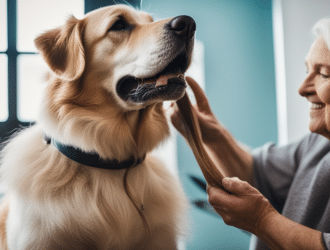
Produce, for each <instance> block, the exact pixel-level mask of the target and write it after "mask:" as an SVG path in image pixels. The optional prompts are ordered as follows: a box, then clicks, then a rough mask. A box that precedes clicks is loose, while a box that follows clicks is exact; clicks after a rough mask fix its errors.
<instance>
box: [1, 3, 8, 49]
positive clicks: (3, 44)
mask: <svg viewBox="0 0 330 250" xmlns="http://www.w3.org/2000/svg"><path fill="white" fill-rule="evenodd" d="M6 50H7V1H6V0H0V51H6Z"/></svg>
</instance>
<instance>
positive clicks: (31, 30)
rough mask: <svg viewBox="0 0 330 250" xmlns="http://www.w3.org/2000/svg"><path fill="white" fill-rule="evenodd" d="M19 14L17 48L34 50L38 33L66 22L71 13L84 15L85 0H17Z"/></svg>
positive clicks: (19, 49) (76, 15) (80, 16)
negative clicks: (34, 41)
mask: <svg viewBox="0 0 330 250" xmlns="http://www.w3.org/2000/svg"><path fill="white" fill-rule="evenodd" d="M17 14H18V15H17V50H18V51H32V52H33V51H36V48H35V46H34V43H33V40H34V39H35V38H36V36H37V35H38V34H40V33H42V32H43V31H45V30H49V29H52V28H56V27H58V26H60V25H62V24H64V22H65V20H66V19H67V18H68V17H69V16H70V15H71V14H73V15H74V16H75V17H76V18H82V17H83V15H84V0H56V1H54V0H17Z"/></svg>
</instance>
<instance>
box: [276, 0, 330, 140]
mask: <svg viewBox="0 0 330 250" xmlns="http://www.w3.org/2000/svg"><path fill="white" fill-rule="evenodd" d="M273 3H274V4H273V15H274V16H273V19H274V35H275V36H274V41H275V60H276V62H275V64H276V70H277V72H276V77H277V79H276V82H277V90H278V99H277V102H278V108H279V109H278V118H279V144H285V143H287V142H292V141H295V140H297V139H299V138H301V137H302V136H303V135H305V134H306V133H308V131H309V130H308V123H309V108H308V103H307V101H306V99H305V98H303V97H301V96H300V95H299V94H298V88H299V86H300V84H301V83H302V81H303V80H304V78H305V76H306V66H305V56H306V54H307V52H308V50H309V47H310V45H311V44H312V42H313V40H314V36H313V34H312V32H311V29H312V27H313V25H314V24H315V23H316V22H317V21H318V20H319V19H321V18H323V17H330V0H274V1H273ZM279 10H282V13H280V11H279ZM281 15H282V18H283V19H282V21H283V26H282V27H281V19H280V18H281ZM281 28H282V29H283V33H282V34H283V38H282V37H281V36H282V35H281V34H280V30H281ZM281 40H282V45H284V49H283V48H282V47H281ZM283 52H284V54H283ZM282 68H285V74H283V70H282ZM280 72H281V73H280ZM283 80H284V81H285V83H284V84H285V85H282V86H284V89H281V84H283ZM285 92H286V93H285ZM285 102H286V106H287V108H285V107H282V108H281V106H285ZM283 104H284V105H283Z"/></svg>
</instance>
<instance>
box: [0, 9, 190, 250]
mask: <svg viewBox="0 0 330 250" xmlns="http://www.w3.org/2000/svg"><path fill="white" fill-rule="evenodd" d="M195 30H196V24H195V22H194V20H193V19H192V18H191V17H189V16H177V17H174V18H168V19H165V20H161V21H157V22H154V21H153V18H152V17H151V16H150V15H149V14H147V13H146V12H143V11H139V10H135V9H134V8H132V7H129V6H125V5H113V6H110V7H104V8H100V9H98V10H95V11H92V12H90V13H88V14H86V15H85V17H84V18H83V19H81V20H78V19H76V18H75V17H73V16H72V17H70V18H69V19H68V20H67V22H66V23H65V24H64V25H63V26H61V27H59V28H56V29H53V30H50V31H46V32H45V33H43V34H41V35H40V36H38V37H37V38H36V39H35V45H36V47H37V49H38V51H39V52H40V54H41V55H42V57H43V59H44V60H45V62H46V63H47V65H48V66H49V69H50V72H51V73H50V74H49V79H48V81H47V85H46V86H45V91H44V94H43V98H42V102H41V105H40V115H39V117H38V119H37V122H36V124H35V125H32V126H30V127H29V128H26V129H23V130H22V131H20V132H18V133H17V134H16V135H15V136H14V137H13V138H11V139H9V141H8V142H6V144H5V146H4V148H3V150H2V152H1V169H0V173H1V183H2V186H3V189H4V192H5V197H4V198H3V202H2V205H1V209H0V241H1V249H8V250H23V249H24V250H27V249H33V250H45V249H47V250H49V249H61V250H62V249H67V250H69V249H70V250H75V249H77V250H78V249H79V250H84V249H86V250H87V249H88V250H92V249H102V250H110V249H116V250H121V249H123V250H124V249H146V250H148V249H150V250H151V249H152V250H156V249H177V240H178V237H179V236H180V235H181V234H182V233H184V231H185V225H186V219H185V218H186V216H185V215H186V212H187V207H188V201H187V199H186V197H185V194H184V191H183V188H182V187H181V184H180V181H179V180H178V178H177V177H175V176H173V175H172V174H171V173H170V172H169V171H168V170H167V168H166V167H164V165H163V164H162V163H161V162H160V161H159V160H157V159H156V158H155V157H153V156H152V155H151V151H152V150H153V149H154V148H155V147H157V146H158V145H159V144H160V143H161V142H162V141H164V140H165V139H166V138H167V137H168V136H169V125H168V119H167V118H166V114H165V111H164V109H163V106H162V104H163V102H164V101H168V100H173V101H175V100H178V99H180V98H181V97H182V96H183V95H184V93H185V89H186V82H185V80H184V74H185V72H186V70H187V69H188V67H189V65H190V62H191V57H192V51H193V45H194V34H195Z"/></svg>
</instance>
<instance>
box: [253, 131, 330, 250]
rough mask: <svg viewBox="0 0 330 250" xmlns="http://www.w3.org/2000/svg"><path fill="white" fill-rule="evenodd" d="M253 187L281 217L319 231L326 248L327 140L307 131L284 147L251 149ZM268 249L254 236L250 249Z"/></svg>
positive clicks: (329, 237) (329, 229)
mask: <svg viewBox="0 0 330 250" xmlns="http://www.w3.org/2000/svg"><path fill="white" fill-rule="evenodd" d="M253 157H254V173H255V179H256V187H257V188H258V189H259V190H260V192H261V193H262V194H263V195H265V196H266V197H267V199H268V200H269V201H270V202H271V204H272V205H273V206H274V207H275V208H276V209H277V211H279V212H280V213H282V214H283V215H284V216H285V217H287V218H289V219H291V220H293V221H295V222H298V223H300V224H302V225H305V226H307V227H310V228H314V229H316V230H319V231H321V232H322V233H323V240H324V244H325V246H326V247H327V249H328V250H330V141H329V140H328V139H326V138H325V137H323V136H321V135H318V134H308V135H307V136H306V137H304V138H303V139H302V140H301V141H299V142H297V143H293V144H290V145H288V146H284V147H276V146H275V145H274V144H270V143H269V144H266V145H265V146H263V147H261V148H259V149H256V150H254V151H253ZM252 249H253V250H254V249H256V250H263V249H269V248H268V247H267V246H266V245H265V244H263V242H262V241H261V240H259V239H258V238H256V237H255V236H253V237H252V239H251V244H250V250H252Z"/></svg>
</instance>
